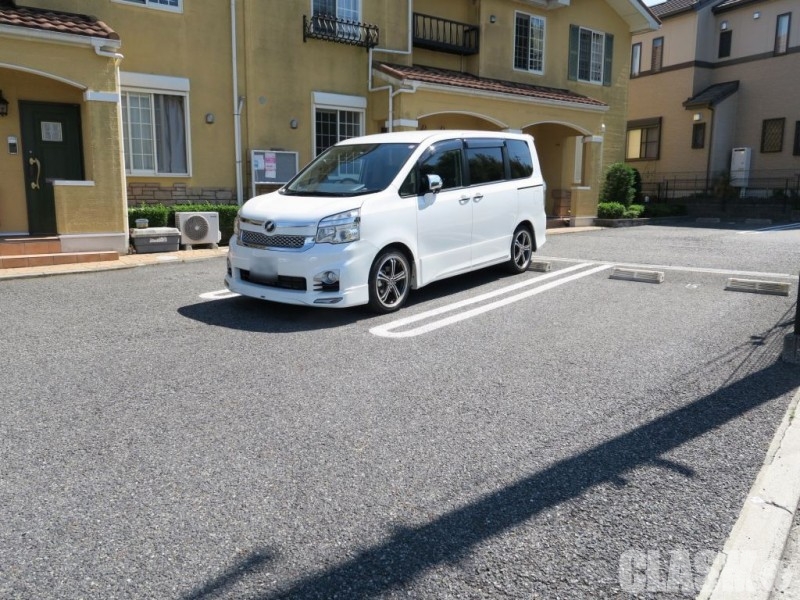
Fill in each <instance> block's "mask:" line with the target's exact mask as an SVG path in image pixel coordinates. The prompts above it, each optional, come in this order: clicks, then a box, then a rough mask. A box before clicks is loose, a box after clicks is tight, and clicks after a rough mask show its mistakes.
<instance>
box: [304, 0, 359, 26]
mask: <svg viewBox="0 0 800 600" xmlns="http://www.w3.org/2000/svg"><path fill="white" fill-rule="evenodd" d="M359 4H360V2H359V0H313V6H312V8H311V9H312V12H313V13H314V15H315V16H316V15H327V16H331V17H336V18H337V19H342V20H343V21H356V22H358V21H360V20H361V7H360V6H359Z"/></svg>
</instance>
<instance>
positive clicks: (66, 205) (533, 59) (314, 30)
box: [0, 0, 658, 252]
mask: <svg viewBox="0 0 800 600" xmlns="http://www.w3.org/2000/svg"><path fill="white" fill-rule="evenodd" d="M88 15H94V16H88ZM657 26H658V22H657V20H656V19H655V17H654V16H653V15H652V13H651V12H650V11H649V9H647V8H646V7H645V6H644V5H643V4H642V3H641V2H640V0H604V1H598V0H229V2H225V1H224V0H216V1H214V2H190V1H188V0H25V1H24V3H23V2H13V1H11V0H0V90H2V92H1V94H2V97H0V112H2V109H3V104H4V103H5V108H6V111H7V115H6V116H0V139H2V140H4V141H5V142H6V147H5V148H4V149H3V150H2V151H1V152H0V237H6V238H7V237H11V236H36V235H42V236H44V235H47V236H55V237H57V238H58V240H59V241H60V244H61V248H62V251H65V252H66V251H86V250H92V249H105V250H116V251H118V252H125V251H126V250H127V247H128V232H127V207H128V206H132V205H139V204H141V203H164V204H173V203H184V202H205V201H208V202H212V203H226V202H230V203H236V202H242V201H243V200H246V199H247V198H248V197H249V196H250V195H251V194H252V193H254V192H258V191H261V190H262V189H270V188H271V187H274V186H275V185H279V184H280V183H281V182H282V181H284V180H285V179H287V178H288V177H289V176H291V174H292V173H293V172H294V171H295V169H296V168H297V167H298V166H302V165H303V164H305V163H306V162H308V161H309V160H310V159H311V158H312V157H313V156H314V155H315V154H317V153H318V152H320V151H322V150H323V149H325V148H326V147H328V146H329V145H331V144H333V143H335V142H337V141H339V140H341V139H344V138H346V137H351V136H354V135H361V134H369V133H377V132H380V131H391V130H407V129H425V128H428V129H433V128H436V129H439V128H471V129H486V130H494V131H498V130H511V131H524V132H528V133H531V134H532V135H533V136H534V138H535V140H536V145H537V149H538V152H539V156H540V157H541V161H542V169H543V172H544V177H545V180H546V182H547V185H548V199H547V210H548V214H549V215H550V216H553V217H561V218H563V219H570V220H571V222H572V223H573V224H582V223H585V222H590V221H591V219H592V218H593V217H594V216H595V214H596V213H595V210H596V203H597V194H598V191H599V184H600V178H601V175H602V172H603V170H604V168H605V167H606V166H607V165H608V164H610V163H612V162H616V161H620V160H622V158H623V156H624V141H625V114H626V102H627V88H628V78H629V65H630V48H631V36H632V35H633V34H634V33H640V32H647V31H652V30H654V29H655V28H657Z"/></svg>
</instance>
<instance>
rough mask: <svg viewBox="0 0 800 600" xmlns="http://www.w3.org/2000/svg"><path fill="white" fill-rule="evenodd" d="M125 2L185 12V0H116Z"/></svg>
mask: <svg viewBox="0 0 800 600" xmlns="http://www.w3.org/2000/svg"><path fill="white" fill-rule="evenodd" d="M116 1H117V2H123V3H125V4H139V5H141V6H147V7H148V8H160V9H162V10H170V11H173V12H183V0H116Z"/></svg>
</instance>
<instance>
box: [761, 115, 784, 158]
mask: <svg viewBox="0 0 800 600" xmlns="http://www.w3.org/2000/svg"><path fill="white" fill-rule="evenodd" d="M785 124H786V119H764V121H763V122H762V125H761V152H781V151H782V150H783V127H784V125H785Z"/></svg>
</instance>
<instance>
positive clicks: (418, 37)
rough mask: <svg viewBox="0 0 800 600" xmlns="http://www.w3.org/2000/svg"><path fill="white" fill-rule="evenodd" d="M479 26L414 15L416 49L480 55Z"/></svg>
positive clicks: (419, 14)
mask: <svg viewBox="0 0 800 600" xmlns="http://www.w3.org/2000/svg"><path fill="white" fill-rule="evenodd" d="M479 38H480V28H479V27H478V26H477V25H470V24H468V23H459V22H458V21H450V20H448V19H440V18H439V17H432V16H431V15H423V14H421V13H414V47H416V48H426V49H428V50H436V51H438V52H447V53H449V54H459V55H461V56H469V55H471V54H477V53H478V48H479V45H478V40H479Z"/></svg>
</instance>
